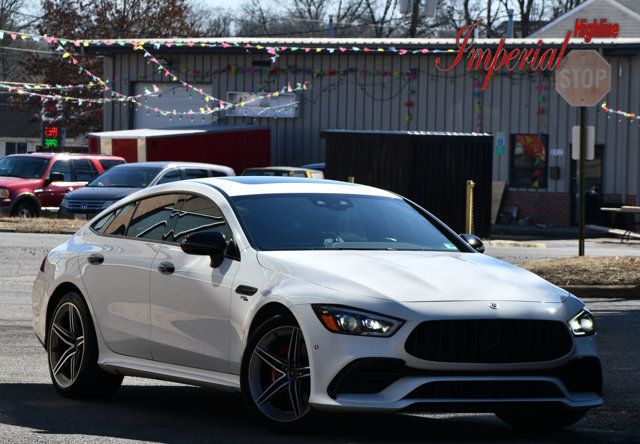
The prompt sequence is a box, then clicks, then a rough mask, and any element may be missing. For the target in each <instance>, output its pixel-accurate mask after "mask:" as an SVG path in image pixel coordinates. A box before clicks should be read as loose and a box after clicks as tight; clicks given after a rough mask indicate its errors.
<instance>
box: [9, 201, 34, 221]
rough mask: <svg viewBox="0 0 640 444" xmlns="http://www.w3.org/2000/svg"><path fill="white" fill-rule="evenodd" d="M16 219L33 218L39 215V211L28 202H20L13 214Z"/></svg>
mask: <svg viewBox="0 0 640 444" xmlns="http://www.w3.org/2000/svg"><path fill="white" fill-rule="evenodd" d="M11 215H12V216H14V217H23V218H32V217H36V216H37V215H38V210H37V208H36V206H35V205H34V204H32V203H31V202H28V201H22V202H18V204H17V205H16V206H15V207H14V208H13V211H12V213H11Z"/></svg>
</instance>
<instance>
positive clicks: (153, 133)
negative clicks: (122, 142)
mask: <svg viewBox="0 0 640 444" xmlns="http://www.w3.org/2000/svg"><path fill="white" fill-rule="evenodd" d="M248 129H251V130H257V129H263V127H259V126H252V125H208V126H200V127H184V128H169V129H151V128H141V129H132V130H121V131H100V132H95V133H89V136H91V137H99V138H105V139H138V138H146V137H165V136H180V135H185V134H202V133H216V132H226V131H244V130H248Z"/></svg>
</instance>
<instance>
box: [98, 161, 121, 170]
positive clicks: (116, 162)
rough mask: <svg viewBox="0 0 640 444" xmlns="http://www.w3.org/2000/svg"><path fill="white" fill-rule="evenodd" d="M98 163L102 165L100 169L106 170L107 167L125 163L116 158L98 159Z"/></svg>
mask: <svg viewBox="0 0 640 444" xmlns="http://www.w3.org/2000/svg"><path fill="white" fill-rule="evenodd" d="M99 162H100V165H101V166H102V169H103V170H105V171H107V170H108V169H109V168H111V167H114V166H116V165H122V164H123V163H125V161H124V160H118V159H100V161H99Z"/></svg>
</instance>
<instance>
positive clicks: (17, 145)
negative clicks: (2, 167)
mask: <svg viewBox="0 0 640 444" xmlns="http://www.w3.org/2000/svg"><path fill="white" fill-rule="evenodd" d="M26 152H27V144H26V143H21V142H5V144H4V153H5V155H7V156H8V155H9V154H25V153H26Z"/></svg>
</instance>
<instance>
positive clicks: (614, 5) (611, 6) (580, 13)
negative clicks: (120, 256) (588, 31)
mask: <svg viewBox="0 0 640 444" xmlns="http://www.w3.org/2000/svg"><path fill="white" fill-rule="evenodd" d="M601 18H602V19H607V22H608V23H612V24H613V23H618V24H619V25H620V31H619V34H618V37H619V38H634V37H640V0H587V1H585V2H584V3H581V4H580V5H578V6H576V7H575V8H573V9H572V10H570V11H568V12H567V13H565V14H563V15H561V16H560V17H558V18H557V19H556V20H554V21H552V22H551V23H549V24H547V25H546V26H544V27H542V28H540V29H539V30H538V31H536V32H534V33H533V34H531V36H530V37H531V38H541V39H548V38H562V37H564V36H565V35H566V34H567V31H573V29H574V27H575V23H576V20H577V19H587V22H589V23H593V20H594V19H597V20H599V19H601Z"/></svg>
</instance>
